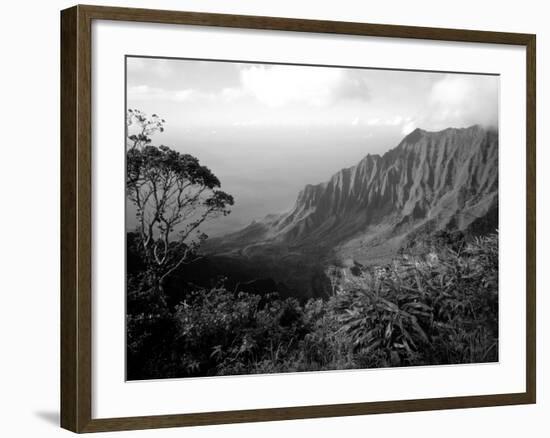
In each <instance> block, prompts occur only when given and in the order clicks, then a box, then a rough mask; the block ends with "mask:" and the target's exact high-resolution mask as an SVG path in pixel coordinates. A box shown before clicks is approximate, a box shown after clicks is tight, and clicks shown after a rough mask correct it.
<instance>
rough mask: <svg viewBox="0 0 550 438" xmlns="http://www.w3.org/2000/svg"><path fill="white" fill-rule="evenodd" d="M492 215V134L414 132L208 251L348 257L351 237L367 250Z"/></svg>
mask: <svg viewBox="0 0 550 438" xmlns="http://www.w3.org/2000/svg"><path fill="white" fill-rule="evenodd" d="M494 210H496V213H495V211H494ZM491 214H492V215H493V216H495V217H496V216H498V133H497V132H496V131H495V130H493V129H486V128H483V127H482V126H480V125H473V126H470V127H468V128H447V129H444V130H442V131H426V130H422V129H419V128H417V129H415V130H414V131H412V132H411V133H410V134H408V135H407V136H405V137H404V138H403V139H402V140H401V142H400V143H399V144H398V145H397V146H395V147H394V148H392V149H390V150H388V151H387V152H386V153H384V154H382V155H378V154H367V155H366V156H365V157H364V158H363V159H361V160H360V161H359V162H358V163H357V164H356V165H354V166H351V167H348V168H344V169H341V170H339V171H338V172H336V173H335V174H333V175H332V176H331V177H330V179H329V180H327V181H324V182H321V183H319V184H307V185H306V186H305V187H304V188H303V189H302V190H301V191H300V192H299V193H298V196H297V198H296V202H295V203H294V206H293V207H292V208H291V209H290V210H289V211H287V212H285V213H282V214H270V215H267V216H266V217H265V218H263V219H262V220H260V221H253V222H252V223H251V224H250V225H248V226H247V227H245V228H243V229H242V230H240V231H237V232H235V233H231V234H229V235H226V236H222V237H221V238H216V239H213V241H212V242H210V243H209V245H208V247H209V248H208V249H210V248H217V249H218V250H221V251H222V252H238V253H239V254H240V255H254V254H258V252H262V247H265V246H266V245H267V246H271V245H275V246H284V247H286V248H287V249H288V250H289V251H292V250H296V249H298V250H308V249H313V248H315V249H316V250H336V252H338V251H339V250H340V249H342V248H344V249H345V251H344V253H346V254H345V256H353V254H349V253H350V252H353V251H352V250H351V249H350V248H353V247H354V245H353V244H352V245H351V246H350V245H349V243H350V242H351V243H353V242H354V239H356V238H358V237H365V236H366V237H368V238H366V239H362V240H361V242H362V244H363V245H365V246H366V247H369V246H371V247H372V246H376V245H373V243H376V242H374V241H375V240H376V237H379V238H389V239H392V238H395V237H396V236H400V235H402V237H404V238H405V237H406V235H407V234H410V232H411V231H414V230H415V229H417V228H419V227H422V226H425V227H426V228H427V229H428V230H427V231H428V232H430V231H435V230H439V229H451V230H452V229H456V230H461V231H464V230H467V229H468V227H469V226H470V225H471V224H472V223H474V222H475V221H476V220H478V219H482V218H483V217H484V216H487V215H491ZM492 221H493V222H494V220H492ZM401 240H403V239H401ZM398 243H399V242H397V243H396V245H397V244H398ZM401 244H402V242H400V243H399V245H401ZM399 245H398V246H399ZM355 246H357V245H355ZM378 246H379V245H378ZM394 246H395V245H394ZM363 252H365V251H363ZM366 252H368V251H366ZM356 255H357V254H356ZM359 258H361V259H362V260H363V261H365V257H364V255H363V256H361V257H359Z"/></svg>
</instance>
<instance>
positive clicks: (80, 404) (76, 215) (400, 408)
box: [61, 5, 536, 433]
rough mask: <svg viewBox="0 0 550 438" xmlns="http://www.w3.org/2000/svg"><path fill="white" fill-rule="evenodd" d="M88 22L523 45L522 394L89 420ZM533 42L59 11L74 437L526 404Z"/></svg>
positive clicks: (530, 337)
mask: <svg viewBox="0 0 550 438" xmlns="http://www.w3.org/2000/svg"><path fill="white" fill-rule="evenodd" d="M92 20H120V21H140V22H150V23H170V24H187V25H198V26H221V27H237V28H249V29H270V30H285V31H297V32H316V33H332V34H350V35H365V36H378V37H392V38H416V39H428V40H447V41H464V42H478V43H493V44H512V45H520V46H525V47H526V52H527V65H526V71H527V88H526V102H527V137H526V146H527V210H526V215H527V245H526V254H527V266H526V269H527V285H526V291H527V294H526V297H525V299H526V305H527V321H526V329H527V331H526V333H527V339H526V342H527V344H526V345H527V348H526V359H527V360H526V364H527V369H526V376H527V380H526V391H525V392H523V393H513V394H498V395H481V396H468V397H447V398H431V399H418V400H397V401H385V402H368V403H350V404H337V405H324V406H300V407H288V408H276V409H252V410H241V411H224V412H207V413H196V414H192V413H190V414H178V415H159V416H142V417H128V418H101V419H92V418H91V413H92V361H91V350H92V318H91V316H92V315H91V313H92V301H91V300H92V297H91V246H92V241H91V239H92V236H91V227H92V223H91V220H92V219H91V217H92V216H91V190H92V186H91V177H92V162H91V160H92V157H91V115H92V114H91V97H92V94H91V23H92ZM535 47H536V38H535V35H531V34H519V33H502V32H486V31H476V30H458V29H439V28H427V27H410V26H395V25H382V24H364V23H351V22H334V21H318V20H302V19H290V18H275V17H257V16H242V15H225V14H207V13H197V12H174V11H165V10H147V9H128V8H111V7H99V6H81V5H79V6H75V7H72V8H70V9H66V10H64V11H62V12H61V426H62V427H64V428H66V429H69V430H71V431H74V432H79V433H80V432H99V431H114V430H129V429H148V428H161V427H174V426H194V425H207V424H222V423H241V422H252V421H273V420H289V419H300V418H317V417H335V416H348V415H364V414H378V413H389V412H410V411H425V410H436V409H456V408H472V407H482V406H498V405H516V404H529V403H535V401H536V334H535V328H536V315H535V309H536V303H535V301H536V287H535V269H536V266H535V265H536V260H535V226H536V225H535V217H536V205H535V181H536V176H535V171H536V170H535V160H536V157H535V137H536V126H535V110H536V101H535V91H536V78H535Z"/></svg>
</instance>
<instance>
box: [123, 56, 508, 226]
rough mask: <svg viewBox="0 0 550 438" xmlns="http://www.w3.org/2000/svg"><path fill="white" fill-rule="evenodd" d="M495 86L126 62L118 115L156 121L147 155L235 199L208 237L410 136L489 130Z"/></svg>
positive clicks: (283, 206)
mask: <svg viewBox="0 0 550 438" xmlns="http://www.w3.org/2000/svg"><path fill="white" fill-rule="evenodd" d="M498 84H499V79H498V77H497V76H489V75H479V74H477V75H476V74H457V73H434V72H412V71H402V70H375V69H366V68H336V67H327V66H319V67H317V66H315V67H313V66H298V65H281V64H276V65H274V64H252V63H239V62H222V61H197V60H184V59H160V58H141V57H139V58H138V57H128V58H127V76H126V86H127V107H128V108H135V109H139V110H141V111H144V112H145V113H147V114H158V115H159V116H160V117H162V118H163V119H165V120H166V123H165V125H164V128H165V131H164V132H163V133H155V134H154V137H153V138H152V140H153V144H157V145H160V144H164V145H167V146H169V147H171V148H173V149H175V150H177V151H179V152H182V153H189V154H192V155H194V156H196V157H197V158H198V159H199V160H200V162H201V164H203V165H206V166H208V167H209V168H210V169H211V170H212V171H213V172H214V174H215V175H216V176H217V177H218V178H219V179H220V181H221V185H222V189H223V190H224V191H226V192H228V193H230V194H232V195H233V196H234V197H235V205H234V207H233V211H232V213H231V214H230V215H229V216H227V217H225V218H222V219H219V220H216V221H215V222H212V223H210V224H208V225H207V226H205V227H203V231H205V232H206V233H207V234H209V235H210V236H215V235H221V234H225V233H228V232H232V231H237V230H239V229H241V228H243V227H244V226H246V225H248V224H249V223H250V222H251V221H252V220H255V219H261V218H262V217H264V216H265V215H267V214H270V213H282V212H284V211H287V210H289V209H291V208H292V206H293V204H294V202H295V200H296V197H297V195H298V192H299V191H300V190H301V189H302V188H303V187H304V186H305V185H306V184H317V183H320V182H323V181H327V180H328V179H330V177H331V176H332V175H333V174H334V173H336V172H338V171H339V170H340V169H342V168H345V167H350V166H353V165H354V164H356V163H357V162H359V161H360V160H361V159H362V158H363V157H364V156H365V155H367V154H369V153H370V154H383V153H384V152H386V151H388V150H389V149H392V148H393V147H395V146H397V144H398V143H399V142H400V140H401V139H402V138H403V137H404V136H405V135H407V134H408V133H410V132H411V131H413V130H414V129H416V128H422V129H425V130H428V131H437V130H441V129H445V128H448V127H456V128H460V127H468V126H471V125H474V124H481V125H484V126H491V127H497V126H498Z"/></svg>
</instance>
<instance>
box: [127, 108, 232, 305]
mask: <svg viewBox="0 0 550 438" xmlns="http://www.w3.org/2000/svg"><path fill="white" fill-rule="evenodd" d="M126 122H127V128H128V134H127V152H126V166H127V169H126V170H127V171H126V194H127V198H128V200H129V201H130V202H131V203H132V205H133V207H134V209H135V216H136V221H137V227H136V234H137V236H138V238H139V239H138V240H139V244H138V248H139V250H140V252H141V256H142V260H143V262H144V264H145V269H144V272H145V274H146V275H147V277H148V280H149V283H150V286H151V288H152V289H154V291H155V292H160V298H161V299H164V295H163V293H162V288H163V284H164V280H165V278H166V277H167V276H168V275H170V274H171V273H172V272H174V271H175V270H176V269H177V268H178V267H179V266H181V265H182V264H183V263H187V262H189V261H190V260H193V258H194V255H195V254H196V251H197V249H198V247H199V246H200V244H201V242H202V241H204V239H206V237H207V236H206V235H205V234H203V233H201V232H200V229H199V227H200V226H201V225H202V224H203V223H204V222H205V221H207V220H210V219H212V218H215V217H218V216H225V215H227V214H229V212H230V209H229V207H230V206H231V205H233V197H232V196H231V195H229V194H227V193H225V192H223V191H222V190H220V181H219V179H218V178H217V177H216V176H215V175H214V174H213V173H212V171H211V170H210V169H209V168H208V167H206V166H203V165H201V164H200V163H199V160H198V159H197V158H195V157H193V156H192V155H189V154H182V153H180V152H178V151H176V150H173V149H171V148H169V147H168V146H164V145H161V146H153V145H152V144H151V142H152V140H151V135H153V134H154V133H156V132H163V131H164V124H165V121H164V119H161V118H160V117H159V116H157V115H156V114H153V116H151V117H150V118H149V117H147V116H146V115H145V114H144V113H143V112H141V111H139V110H132V109H130V110H128V112H127V117H126Z"/></svg>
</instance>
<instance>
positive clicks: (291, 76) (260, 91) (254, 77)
mask: <svg viewBox="0 0 550 438" xmlns="http://www.w3.org/2000/svg"><path fill="white" fill-rule="evenodd" d="M241 83H242V87H243V90H244V92H246V93H249V94H251V95H253V96H254V97H255V98H256V99H257V100H258V101H260V102H262V103H263V104H265V105H267V106H270V107H282V106H285V105H288V104H296V103H302V104H306V105H311V106H326V105H329V104H331V103H334V102H336V101H339V100H345V99H365V98H368V95H369V94H368V86H367V84H366V83H365V80H364V78H362V77H361V76H357V75H354V74H352V73H350V72H346V71H344V70H342V69H338V68H315V67H297V66H292V67H289V66H252V67H247V68H244V69H242V70H241Z"/></svg>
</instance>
